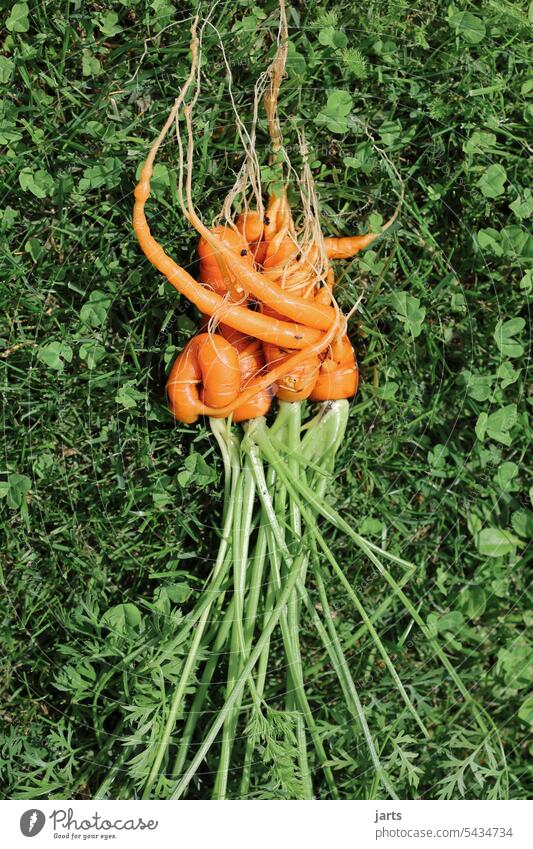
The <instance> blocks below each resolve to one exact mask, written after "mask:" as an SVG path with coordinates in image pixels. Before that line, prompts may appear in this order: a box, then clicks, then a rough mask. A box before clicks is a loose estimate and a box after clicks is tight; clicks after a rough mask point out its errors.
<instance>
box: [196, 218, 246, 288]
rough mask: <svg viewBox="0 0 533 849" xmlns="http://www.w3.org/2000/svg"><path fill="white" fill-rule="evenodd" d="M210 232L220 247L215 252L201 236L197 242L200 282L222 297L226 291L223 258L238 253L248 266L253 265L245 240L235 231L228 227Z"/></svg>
mask: <svg viewBox="0 0 533 849" xmlns="http://www.w3.org/2000/svg"><path fill="white" fill-rule="evenodd" d="M211 232H212V233H213V234H215V235H216V236H217V238H218V239H219V241H220V245H219V248H218V250H217V249H215V248H213V246H212V244H210V243H208V242H207V241H206V240H205V238H204V237H203V236H202V237H201V239H200V240H199V242H198V256H199V258H200V274H199V277H200V282H201V283H203V284H204V285H207V286H209V288H211V289H213V290H214V291H215V292H218V294H219V295H224V294H225V293H226V292H227V291H228V278H227V275H226V274H225V273H224V268H225V265H226V263H225V259H224V258H225V257H226V256H227V254H228V253H229V252H234V253H238V254H239V255H240V256H242V257H245V259H246V262H247V264H249V265H250V266H252V264H253V257H252V254H251V252H250V249H249V247H248V244H247V242H246V240H245V239H244V238H243V237H242V236H241V235H240V234H239V233H237V232H235V230H231V229H229V228H228V227H214V228H213V229H212V230H211Z"/></svg>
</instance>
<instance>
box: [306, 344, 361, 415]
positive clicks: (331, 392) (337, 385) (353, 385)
mask: <svg viewBox="0 0 533 849" xmlns="http://www.w3.org/2000/svg"><path fill="white" fill-rule="evenodd" d="M358 384H359V371H358V368H357V363H356V361H355V354H354V350H353V347H352V345H351V343H350V341H349V339H348V337H347V336H344V338H343V339H342V342H341V344H337V345H333V346H332V350H331V352H330V355H329V356H328V357H326V359H325V360H324V362H323V363H322V366H321V368H320V372H319V375H318V378H317V380H316V383H315V384H314V386H313V389H312V391H311V393H310V395H309V398H310V399H311V401H338V400H340V399H341V398H352V396H353V395H355V393H356V392H357V387H358Z"/></svg>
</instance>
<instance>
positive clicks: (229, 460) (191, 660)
mask: <svg viewBox="0 0 533 849" xmlns="http://www.w3.org/2000/svg"><path fill="white" fill-rule="evenodd" d="M219 424H220V423H219V422H218V421H217V420H216V419H212V420H211V426H212V428H213V432H214V433H215V435H216V434H219V435H220V428H219ZM219 444H221V443H219ZM226 445H227V449H224V450H223V456H224V457H225V460H226V462H225V464H224V465H225V467H226V468H230V469H231V477H232V484H231V487H230V488H229V491H228V495H227V499H226V503H225V505H224V512H225V520H224V528H223V532H222V539H221V542H220V546H219V550H218V555H217V559H216V562H215V567H214V569H213V578H214V579H216V578H217V577H219V574H220V573H221V572H222V571H223V567H224V564H225V563H226V552H227V548H228V544H229V539H230V531H231V527H232V523H233V513H234V502H235V498H234V496H235V491H236V487H237V484H238V482H239V479H240V471H241V470H240V459H239V455H238V453H237V452H236V451H235V443H234V441H233V438H232V437H231V435H229V436H228V438H227V443H226ZM226 450H227V455H226ZM227 464H229V465H227ZM211 607H212V600H210V601H209V603H208V605H207V606H206V608H205V610H204V611H203V613H202V615H201V616H200V619H199V620H198V624H197V625H196V629H195V632H194V637H193V640H192V643H191V647H190V649H189V653H188V655H187V658H186V660H185V663H184V665H183V670H182V672H181V676H180V680H179V682H178V686H177V687H176V690H175V692H174V695H173V697H172V701H171V703H170V708H169V712H168V717H167V721H166V723H165V728H164V730H163V734H162V735H161V739H160V740H159V743H158V746H157V750H156V754H155V757H154V761H153V763H152V767H151V769H150V773H149V775H148V778H147V780H146V785H145V788H144V792H143V797H142V798H143V799H149V798H150V796H151V793H152V789H153V786H154V782H155V780H156V778H157V776H158V775H159V771H160V769H161V764H162V762H163V758H164V757H165V755H166V753H167V750H168V745H169V742H170V738H171V736H172V733H173V731H174V726H175V724H176V719H177V716H178V712H179V710H180V708H181V705H182V702H183V698H184V696H185V693H186V691H187V687H188V684H189V680H190V677H191V675H192V673H193V671H194V668H195V665H196V662H197V659H198V654H199V649H200V645H201V641H202V637H203V633H204V630H205V627H206V625H207V622H208V620H209V616H210V613H211Z"/></svg>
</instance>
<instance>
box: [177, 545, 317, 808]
mask: <svg viewBox="0 0 533 849" xmlns="http://www.w3.org/2000/svg"><path fill="white" fill-rule="evenodd" d="M302 559H303V558H302V556H301V555H300V556H298V557H297V558H295V560H294V563H293V567H292V570H291V572H290V573H289V575H288V576H287V580H286V583H285V586H284V588H283V590H282V592H281V595H280V596H279V598H278V599H277V601H276V604H275V606H274V608H273V610H272V613H271V614H270V616H269V618H268V621H267V622H266V624H265V627H264V628H263V631H262V633H261V635H260V637H259V639H258V641H257V643H256V644H255V647H254V649H253V651H252V652H251V654H250V656H249V658H248V660H247V661H246V663H245V665H244V668H243V670H242V672H241V674H240V675H239V678H238V680H237V681H236V683H235V686H234V688H233V690H232V691H231V693H230V695H229V696H228V698H227V699H226V701H225V703H224V705H223V706H222V708H221V709H220V711H219V713H218V715H217V717H216V719H215V720H214V721H213V723H212V725H211V728H210V729H209V731H208V733H207V735H206V737H205V740H204V741H203V743H202V745H201V746H200V748H199V749H198V752H197V753H196V756H195V757H194V758H193V760H192V762H191V763H190V765H189V767H188V768H187V770H186V772H185V774H184V775H183V777H182V778H181V779H180V781H179V782H178V783H177V784H176V786H175V788H174V791H173V793H172V795H171V799H179V798H181V796H182V795H183V793H184V792H185V791H186V790H187V788H188V786H189V784H190V781H191V779H192V778H193V776H194V775H195V774H196V772H197V770H198V768H199V766H200V765H201V763H202V761H203V760H204V758H205V756H206V755H207V753H208V752H209V750H210V749H211V746H212V745H213V743H214V741H215V740H216V738H217V736H218V733H219V731H220V729H221V728H222V726H223V725H224V722H225V721H226V718H227V716H228V714H229V713H231V711H232V709H233V707H234V705H235V704H236V703H237V702H238V700H239V698H240V697H241V694H242V692H243V690H244V687H245V686H246V682H247V680H248V678H249V677H250V674H251V672H252V670H253V669H254V667H255V665H256V663H257V661H258V660H259V658H260V656H261V653H262V651H263V649H264V647H265V645H266V644H267V642H268V641H269V640H270V637H271V635H272V632H273V631H274V628H275V627H276V625H277V624H278V622H279V620H280V616H281V614H282V611H283V609H284V607H285V605H286V604H287V601H288V599H289V597H290V594H291V592H292V591H293V589H294V586H295V585H296V581H297V580H298V577H299V575H300V571H301V567H302Z"/></svg>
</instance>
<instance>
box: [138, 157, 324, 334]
mask: <svg viewBox="0 0 533 849" xmlns="http://www.w3.org/2000/svg"><path fill="white" fill-rule="evenodd" d="M147 165H148V162H147V163H145V166H144V168H143V171H142V174H141V180H140V181H139V183H138V185H137V187H136V189H135V205H134V209H133V227H134V230H135V234H136V236H137V239H138V241H139V245H140V247H141V249H142V251H143V252H144V254H145V256H146V257H147V259H148V260H149V261H150V262H151V263H152V265H154V266H155V267H156V268H157V270H158V271H160V272H161V273H162V274H164V276H165V277H166V278H167V280H168V281H169V283H171V285H172V286H174V288H175V289H177V290H178V292H180V293H181V294H182V295H184V296H185V297H186V298H187V299H188V300H189V301H191V302H192V303H193V304H194V305H195V306H196V307H198V309H199V310H200V312H203V313H206V314H207V315H209V316H212V315H215V314H217V315H218V317H219V318H220V319H222V317H223V318H224V323H225V324H228V325H229V326H230V327H234V328H235V329H236V330H241V331H242V332H243V333H248V334H249V335H250V336H254V337H256V338H257V339H261V340H262V341H264V342H272V343H273V344H276V345H282V346H283V347H285V348H291V349H301V348H305V347H306V346H307V345H309V344H311V343H314V342H316V340H317V339H320V338H321V336H322V334H321V333H320V332H319V331H317V330H316V329H315V328H311V327H306V326H305V325H303V324H298V323H293V322H287V321H280V320H272V319H269V318H267V317H266V316H263V315H261V314H260V313H256V312H252V311H251V310H249V309H247V308H246V307H241V306H235V305H231V304H228V303H227V302H226V301H225V300H224V298H223V297H222V296H221V295H219V294H217V293H216V292H213V291H211V290H209V289H206V288H205V287H204V286H202V285H201V284H200V283H197V282H196V280H195V279H194V278H193V277H191V275H190V274H189V273H188V272H187V271H185V269H184V268H182V267H181V266H179V265H178V264H177V263H176V262H174V260H173V259H171V257H169V256H168V255H167V254H166V253H165V251H164V250H163V248H162V247H161V245H160V244H159V243H158V242H157V241H156V240H155V239H154V237H153V236H152V234H151V233H150V229H149V227H148V222H147V221H146V216H145V212H144V205H145V202H146V200H147V199H148V198H149V196H150V175H151V168H149V167H147Z"/></svg>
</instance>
